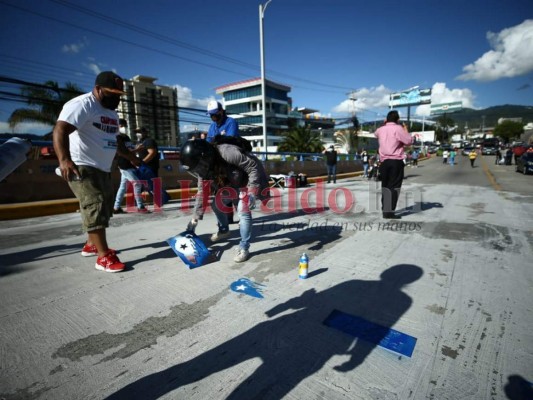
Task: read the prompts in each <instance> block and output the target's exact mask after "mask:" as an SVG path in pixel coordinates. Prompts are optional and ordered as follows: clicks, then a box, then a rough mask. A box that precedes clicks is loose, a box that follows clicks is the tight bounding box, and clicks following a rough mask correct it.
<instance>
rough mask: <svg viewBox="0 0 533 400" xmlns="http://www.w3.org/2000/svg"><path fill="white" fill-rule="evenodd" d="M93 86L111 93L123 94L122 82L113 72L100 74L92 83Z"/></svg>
mask: <svg viewBox="0 0 533 400" xmlns="http://www.w3.org/2000/svg"><path fill="white" fill-rule="evenodd" d="M94 85H95V86H101V87H103V88H106V89H107V90H109V91H110V92H113V93H118V94H124V82H123V80H122V78H121V77H120V76H118V75H117V74H115V73H114V72H113V71H104V72H100V73H99V74H98V76H97V77H96V80H95V81H94Z"/></svg>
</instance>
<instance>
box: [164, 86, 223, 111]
mask: <svg viewBox="0 0 533 400" xmlns="http://www.w3.org/2000/svg"><path fill="white" fill-rule="evenodd" d="M174 87H175V88H176V89H177V91H178V105H179V106H180V107H190V108H200V109H206V108H207V103H209V102H210V101H211V100H216V99H215V98H214V97H213V96H210V97H206V98H203V99H195V98H193V97H192V90H191V89H190V88H188V87H185V86H181V85H174Z"/></svg>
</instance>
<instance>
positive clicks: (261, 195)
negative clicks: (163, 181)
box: [180, 140, 269, 263]
mask: <svg viewBox="0 0 533 400" xmlns="http://www.w3.org/2000/svg"><path fill="white" fill-rule="evenodd" d="M180 154H181V156H180V162H181V164H182V166H183V167H184V168H185V169H186V170H187V172H189V173H190V174H192V175H193V176H195V177H196V178H197V179H198V193H197V195H196V202H195V205H194V213H193V218H192V219H191V221H190V222H189V224H188V225H187V230H189V231H194V230H195V229H196V226H197V225H198V221H199V220H201V219H203V215H204V211H205V207H206V206H207V203H208V199H209V197H210V194H211V193H210V192H211V189H212V193H214V197H213V200H212V204H211V205H212V208H213V211H214V212H215V215H216V218H217V225H218V231H217V232H216V233H214V234H213V235H212V236H211V241H212V242H218V241H220V240H222V239H224V238H226V237H228V236H229V235H230V232H229V223H228V218H227V213H228V212H230V211H232V209H233V207H232V206H231V205H229V206H228V205H227V204H226V203H225V202H224V201H223V199H224V197H227V196H231V197H234V198H235V200H236V201H237V202H238V203H237V212H238V214H239V229H240V234H241V241H240V243H239V247H238V249H237V255H236V256H235V258H234V259H233V260H234V261H235V262H238V263H240V262H244V261H246V260H248V258H249V256H250V253H249V249H250V242H251V239H252V210H253V209H254V208H255V206H256V199H267V198H268V193H266V195H265V192H266V191H267V190H266V189H267V188H268V187H269V185H268V176H267V175H266V172H265V170H264V168H263V164H262V163H261V161H259V160H258V159H257V157H255V156H254V155H253V154H251V153H248V152H246V151H245V150H243V149H241V148H240V147H238V146H236V145H233V144H219V145H217V146H214V145H212V144H211V143H208V142H207V141H205V140H190V141H187V142H186V143H185V144H184V145H183V147H182V148H181V153H180Z"/></svg>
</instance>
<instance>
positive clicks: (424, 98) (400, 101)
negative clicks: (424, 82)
mask: <svg viewBox="0 0 533 400" xmlns="http://www.w3.org/2000/svg"><path fill="white" fill-rule="evenodd" d="M430 103H431V89H418V88H413V89H409V90H405V91H403V92H398V93H391V94H390V98H389V106H390V107H391V108H394V107H406V106H418V105H420V104H430Z"/></svg>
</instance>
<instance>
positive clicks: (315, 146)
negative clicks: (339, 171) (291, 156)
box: [278, 126, 324, 153]
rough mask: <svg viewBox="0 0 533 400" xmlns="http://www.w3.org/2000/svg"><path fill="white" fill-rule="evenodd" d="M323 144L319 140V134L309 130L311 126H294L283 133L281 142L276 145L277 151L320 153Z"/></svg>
mask: <svg viewBox="0 0 533 400" xmlns="http://www.w3.org/2000/svg"><path fill="white" fill-rule="evenodd" d="M323 148H324V145H323V143H322V141H321V140H320V135H319V134H318V133H315V132H311V128H309V127H308V126H305V127H301V126H300V127H296V128H293V129H291V130H289V131H287V133H286V134H285V137H284V139H283V142H281V143H280V144H279V146H278V151H286V152H294V153H320V152H322V150H323Z"/></svg>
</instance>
